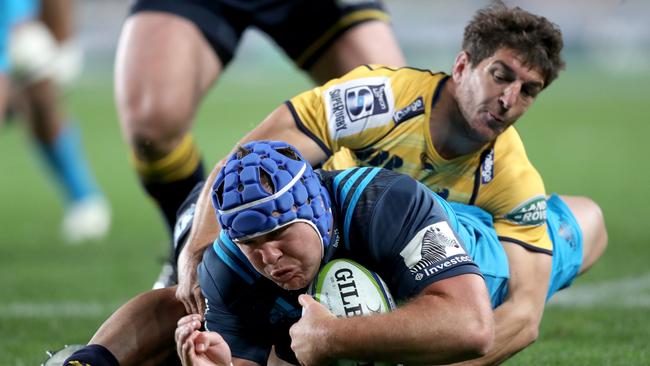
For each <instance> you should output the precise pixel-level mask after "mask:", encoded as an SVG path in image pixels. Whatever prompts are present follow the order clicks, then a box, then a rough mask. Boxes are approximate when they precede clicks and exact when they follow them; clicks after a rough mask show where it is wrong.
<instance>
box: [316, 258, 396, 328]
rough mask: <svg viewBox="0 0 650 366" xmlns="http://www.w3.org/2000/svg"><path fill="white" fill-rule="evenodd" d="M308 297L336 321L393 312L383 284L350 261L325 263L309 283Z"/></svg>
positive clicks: (378, 278) (391, 301) (390, 298)
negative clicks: (337, 319) (337, 318)
mask: <svg viewBox="0 0 650 366" xmlns="http://www.w3.org/2000/svg"><path fill="white" fill-rule="evenodd" d="M308 292H309V294H310V295H312V296H313V297H314V299H316V301H318V302H320V303H321V304H323V305H325V307H327V308H328V309H329V311H331V312H332V313H333V314H334V315H336V316H338V317H350V316H358V315H370V314H376V313H385V312H388V311H391V310H393V309H395V301H394V300H393V297H392V296H391V294H390V291H389V290H388V286H386V283H385V282H384V281H383V280H382V279H381V278H380V277H379V275H377V274H376V273H374V272H372V271H369V270H368V269H366V268H365V267H363V266H362V265H360V264H359V263H357V262H355V261H352V260H349V259H336V260H333V261H331V262H329V263H327V264H326V265H325V266H324V267H323V268H322V269H321V270H320V271H319V272H318V275H317V276H316V279H315V280H314V281H313V282H312V283H311V285H310V286H309V290H308Z"/></svg>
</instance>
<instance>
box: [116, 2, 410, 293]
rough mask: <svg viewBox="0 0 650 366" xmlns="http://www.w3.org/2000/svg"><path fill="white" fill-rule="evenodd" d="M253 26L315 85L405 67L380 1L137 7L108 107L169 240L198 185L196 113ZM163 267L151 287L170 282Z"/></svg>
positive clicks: (201, 175)
mask: <svg viewBox="0 0 650 366" xmlns="http://www.w3.org/2000/svg"><path fill="white" fill-rule="evenodd" d="M251 26H252V27H256V28H258V29H259V30H261V31H263V32H264V33H266V34H267V35H269V36H270V37H271V38H272V39H273V40H274V41H275V42H276V43H277V45H278V46H279V47H281V48H282V49H283V51H284V52H285V53H286V54H287V55H288V56H289V57H290V58H291V59H292V60H293V62H294V63H295V65H296V66H298V67H299V68H301V69H302V70H304V71H306V72H307V73H308V74H309V75H310V76H311V78H312V79H313V80H314V81H315V82H316V83H319V84H320V83H323V82H325V81H327V80H329V79H331V78H334V77H337V76H340V75H342V74H344V73H346V72H348V71H350V70H352V69H353V68H355V67H356V66H359V65H362V64H367V63H381V64H387V65H394V66H403V65H404V64H405V61H404V57H403V55H402V52H401V51H400V49H399V46H398V45H397V42H396V40H395V37H394V36H393V32H392V30H391V28H390V26H389V24H388V15H387V14H386V12H385V10H384V8H383V5H382V4H381V2H380V1H377V0H362V1H343V0H337V1H335V0H327V1H319V2H314V1H307V0H285V1H275V0H259V1H231V0H181V1H171V0H137V1H135V2H134V5H133V7H132V9H131V14H130V16H129V17H128V18H127V20H126V22H125V23H124V26H123V28H122V33H121V36H120V41H119V45H118V51H117V56H116V66H115V99H116V103H117V108H118V112H119V118H120V122H121V125H122V130H123V131H124V135H125V138H126V140H127V141H128V143H129V144H130V145H131V148H132V150H133V160H134V165H135V169H136V171H137V173H138V176H139V178H140V181H141V182H142V184H143V186H144V188H145V190H146V191H147V192H148V193H149V195H150V196H151V197H152V198H153V199H154V200H155V201H156V203H157V204H158V206H159V208H160V210H161V211H162V213H163V216H164V217H165V219H166V223H167V226H168V228H169V232H170V233H171V232H172V231H173V225H174V221H175V218H176V211H177V210H178V208H179V206H180V204H181V203H182V202H183V200H184V199H185V197H187V195H188V194H189V192H190V191H191V190H192V188H193V187H194V186H195V185H196V184H197V183H198V182H200V181H202V180H204V179H205V175H204V174H205V173H204V171H203V162H202V158H201V156H200V153H199V150H198V147H197V146H196V144H195V142H194V140H193V138H192V136H191V134H190V128H191V127H192V121H193V119H194V114H195V113H196V110H197V108H198V105H199V103H200V102H201V100H202V99H203V97H204V96H205V94H206V93H207V91H208V90H209V88H210V87H211V86H212V84H213V83H214V81H215V80H216V79H217V78H218V77H219V76H220V75H221V73H222V71H223V70H224V68H225V67H226V66H227V65H228V63H229V62H230V61H231V59H232V58H233V56H234V54H235V52H236V49H237V45H238V43H239V40H240V38H241V35H242V34H243V32H244V31H245V30H246V29H247V28H249V27H251ZM217 123H222V124H223V126H224V127H225V126H227V123H228V121H219V120H218V119H217ZM166 267H167V271H166V269H165V268H163V272H162V273H161V277H160V278H159V281H157V283H156V285H155V287H163V286H165V285H169V284H171V283H170V282H169V281H168V280H167V279H168V278H170V277H168V276H172V277H175V276H173V274H172V273H171V272H170V271H171V270H170V268H171V266H166Z"/></svg>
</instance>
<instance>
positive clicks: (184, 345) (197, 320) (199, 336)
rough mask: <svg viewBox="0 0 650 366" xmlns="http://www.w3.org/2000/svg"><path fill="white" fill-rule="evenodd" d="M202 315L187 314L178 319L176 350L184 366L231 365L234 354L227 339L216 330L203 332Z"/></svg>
mask: <svg viewBox="0 0 650 366" xmlns="http://www.w3.org/2000/svg"><path fill="white" fill-rule="evenodd" d="M200 328H201V317H200V316H199V315H196V314H192V315H187V316H184V317H182V318H181V319H180V320H179V321H178V325H177V328H176V333H175V337H174V338H175V339H176V352H178V356H179V357H180V359H181V362H182V363H183V366H230V365H232V356H231V354H230V347H228V344H227V343H226V341H224V340H223V338H222V337H221V336H220V335H219V333H216V332H201V331H199V329H200Z"/></svg>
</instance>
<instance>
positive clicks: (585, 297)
mask: <svg viewBox="0 0 650 366" xmlns="http://www.w3.org/2000/svg"><path fill="white" fill-rule="evenodd" d="M577 282H578V283H577V284H574V285H573V286H571V287H569V288H568V289H565V290H562V291H560V292H559V293H557V294H556V295H555V296H554V297H553V298H552V299H551V301H549V304H548V305H549V306H552V307H565V308H599V307H613V308H644V309H645V308H650V273H645V274H641V275H639V276H635V277H625V278H621V279H617V280H612V281H604V282H598V283H590V284H585V285H581V284H580V280H579V279H578V280H577ZM120 305H121V304H118V303H113V304H103V303H99V302H81V301H77V302H75V301H69V302H50V303H48V302H10V303H6V304H0V319H3V318H4V319H25V318H28V319H31V318H94V317H100V316H108V315H109V314H111V313H112V312H113V311H115V310H116V309H117V308H118V307H120Z"/></svg>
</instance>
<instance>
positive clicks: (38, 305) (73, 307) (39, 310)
mask: <svg viewBox="0 0 650 366" xmlns="http://www.w3.org/2000/svg"><path fill="white" fill-rule="evenodd" d="M120 305H121V304H117V303H116V304H102V303H98V302H80V301H79V302H74V301H70V302H50V303H48V302H11V303H7V304H0V319H2V318H5V319H25V318H28V319H32V318H95V317H99V316H108V315H110V314H111V313H112V312H113V311H115V310H117V308H118V307H120Z"/></svg>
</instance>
